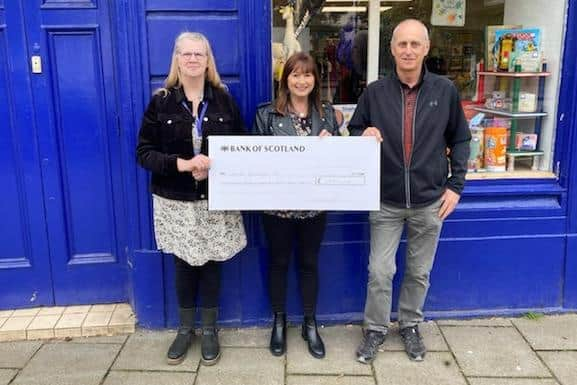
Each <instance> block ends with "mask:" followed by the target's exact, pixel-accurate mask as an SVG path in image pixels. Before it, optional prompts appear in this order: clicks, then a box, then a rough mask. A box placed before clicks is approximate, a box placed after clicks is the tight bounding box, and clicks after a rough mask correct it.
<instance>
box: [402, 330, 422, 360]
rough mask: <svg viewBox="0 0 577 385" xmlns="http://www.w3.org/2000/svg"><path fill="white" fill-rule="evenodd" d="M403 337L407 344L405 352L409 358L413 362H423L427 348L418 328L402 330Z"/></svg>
mask: <svg viewBox="0 0 577 385" xmlns="http://www.w3.org/2000/svg"><path fill="white" fill-rule="evenodd" d="M401 337H402V338H403V343H404V344H405V351H406V352H407V355H408V356H409V358H410V359H411V360H413V361H423V359H424V358H425V354H426V353H427V348H426V347H425V344H424V343H423V337H421V333H419V328H418V326H416V325H415V326H409V327H406V328H403V329H401Z"/></svg>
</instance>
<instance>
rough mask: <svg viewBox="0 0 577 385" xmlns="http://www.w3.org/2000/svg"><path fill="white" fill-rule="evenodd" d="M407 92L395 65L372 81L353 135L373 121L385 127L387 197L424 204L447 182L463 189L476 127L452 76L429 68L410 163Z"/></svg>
mask: <svg viewBox="0 0 577 385" xmlns="http://www.w3.org/2000/svg"><path fill="white" fill-rule="evenodd" d="M403 98H404V96H403V91H402V84H401V81H400V80H399V78H398V77H397V76H396V73H395V71H393V74H391V75H388V76H386V77H385V78H384V79H382V80H378V81H375V82H373V83H371V84H370V85H369V86H368V87H367V89H366V90H365V91H364V92H363V94H362V95H361V97H360V99H359V101H358V103H357V108H356V110H355V113H354V114H353V117H352V118H351V121H350V122H349V126H348V128H349V131H350V132H351V135H361V134H362V132H363V131H364V130H365V129H366V128H367V127H370V126H374V127H377V128H378V129H379V130H380V131H381V135H382V137H383V142H382V144H381V202H383V203H388V204H391V205H394V206H398V207H422V206H426V205H428V204H431V203H433V202H435V201H436V200H437V199H439V198H440V197H441V195H442V194H443V192H444V191H445V189H446V188H449V189H451V190H453V191H455V192H456V193H458V194H461V192H462V191H463V187H464V184H465V174H466V172H467V159H468V158H469V142H470V140H471V133H470V130H469V127H468V124H467V121H466V119H465V116H464V114H463V109H462V107H461V102H460V97H459V93H458V91H457V89H456V88H455V86H454V85H453V83H452V82H451V81H450V80H449V79H447V78H444V77H442V76H438V75H436V74H433V73H430V72H428V71H427V70H426V69H425V70H423V74H422V77H421V83H420V86H419V90H418V96H417V103H416V107H415V115H414V124H413V146H412V154H411V158H410V159H411V160H410V163H409V164H405V161H404V157H403V124H404V121H403V119H404V114H403V106H404V100H403ZM447 148H449V150H450V152H449V155H448V157H447V153H446V151H447ZM449 159H450V177H449Z"/></svg>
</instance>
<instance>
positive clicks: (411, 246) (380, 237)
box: [364, 200, 443, 332]
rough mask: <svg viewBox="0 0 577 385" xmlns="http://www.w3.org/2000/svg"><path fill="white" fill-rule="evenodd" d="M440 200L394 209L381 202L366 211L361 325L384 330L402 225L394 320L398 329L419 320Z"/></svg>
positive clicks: (436, 235) (435, 241) (438, 226)
mask: <svg viewBox="0 0 577 385" xmlns="http://www.w3.org/2000/svg"><path fill="white" fill-rule="evenodd" d="M440 207H441V201H440V200H439V201H437V202H435V203H433V204H432V205H429V206H426V207H422V208H409V209H406V208H398V207H395V206H390V205H386V204H381V209H380V210H379V211H373V212H371V213H370V214H369V221H370V225H371V252H370V256H369V282H368V285H367V301H366V304H365V320H364V323H365V328H366V329H370V330H376V331H381V332H386V331H387V328H388V325H389V321H390V317H391V302H392V301H391V296H392V289H393V277H394V275H395V272H396V270H397V266H396V263H395V254H396V253H397V249H398V247H399V242H400V239H401V234H402V232H403V227H404V225H405V223H406V225H407V253H406V257H405V258H406V259H405V272H404V277H403V282H402V285H401V292H400V297H399V311H398V319H399V324H400V327H401V328H404V327H408V326H414V325H416V324H418V323H419V322H421V321H422V320H423V304H424V303H425V297H426V296H427V290H428V289H429V275H430V272H431V269H432V267H433V261H434V259H435V253H436V251H437V244H438V242H439V235H440V233H441V227H442V224H443V222H442V220H441V219H440V218H439V217H438V212H439V208H440Z"/></svg>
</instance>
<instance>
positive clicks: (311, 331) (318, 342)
mask: <svg viewBox="0 0 577 385" xmlns="http://www.w3.org/2000/svg"><path fill="white" fill-rule="evenodd" d="M302 336H303V339H304V340H305V341H307V344H308V346H309V353H310V354H311V355H312V356H313V357H314V358H324V357H325V344H324V343H323V340H322V339H321V336H320V335H319V331H318V329H317V321H316V319H315V317H305V319H304V322H303V330H302Z"/></svg>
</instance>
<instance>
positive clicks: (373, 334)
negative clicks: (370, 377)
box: [357, 330, 387, 364]
mask: <svg viewBox="0 0 577 385" xmlns="http://www.w3.org/2000/svg"><path fill="white" fill-rule="evenodd" d="M386 336H387V334H386V333H383V332H379V331H376V330H365V332H364V335H363V340H362V341H361V344H360V345H359V347H358V348H357V361H359V362H361V363H363V364H370V363H371V362H373V360H374V359H375V357H376V356H377V352H378V350H379V346H381V345H382V344H383V342H385V337H386Z"/></svg>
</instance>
